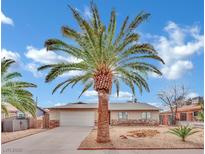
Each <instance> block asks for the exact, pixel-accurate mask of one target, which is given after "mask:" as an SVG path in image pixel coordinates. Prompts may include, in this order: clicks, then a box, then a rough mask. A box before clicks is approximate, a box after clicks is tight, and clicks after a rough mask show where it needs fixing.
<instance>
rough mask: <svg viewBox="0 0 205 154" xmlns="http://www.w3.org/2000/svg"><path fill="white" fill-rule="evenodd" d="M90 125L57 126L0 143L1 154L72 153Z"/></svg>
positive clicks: (88, 130)
mask: <svg viewBox="0 0 205 154" xmlns="http://www.w3.org/2000/svg"><path fill="white" fill-rule="evenodd" d="M91 129H92V127H58V128H55V129H52V130H48V131H46V132H42V133H39V134H35V135H32V136H28V137H25V138H22V139H19V140H16V141H12V142H9V143H6V144H3V145H2V153H3V154H70V153H71V154H74V153H76V152H75V151H76V149H77V148H78V146H79V144H80V143H81V141H82V140H83V139H84V138H85V137H86V136H87V135H88V133H89V132H90V130H91Z"/></svg>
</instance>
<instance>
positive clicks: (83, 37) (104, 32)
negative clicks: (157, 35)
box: [39, 2, 164, 142]
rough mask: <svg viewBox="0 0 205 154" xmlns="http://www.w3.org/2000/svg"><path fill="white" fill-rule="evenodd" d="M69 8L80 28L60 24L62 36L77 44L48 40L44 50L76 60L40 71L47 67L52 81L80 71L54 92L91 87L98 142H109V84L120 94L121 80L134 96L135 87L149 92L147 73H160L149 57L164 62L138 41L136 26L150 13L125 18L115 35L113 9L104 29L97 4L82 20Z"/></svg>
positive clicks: (154, 52)
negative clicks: (95, 97) (94, 96)
mask: <svg viewBox="0 0 205 154" xmlns="http://www.w3.org/2000/svg"><path fill="white" fill-rule="evenodd" d="M69 8H70V10H71V12H72V14H73V17H74V18H75V20H76V21H77V23H78V25H79V27H80V30H79V31H76V30H74V29H72V28H70V27H68V26H63V27H62V33H63V36H65V37H67V38H69V39H71V40H73V41H75V42H76V45H75V46H74V45H71V44H68V43H66V42H64V41H62V40H59V39H48V40H47V41H46V42H45V46H46V48H47V50H52V51H56V52H58V51H61V52H64V53H65V54H67V56H72V57H75V58H76V59H78V60H77V61H76V62H61V63H54V64H50V65H44V66H42V67H40V68H39V70H44V69H49V73H48V74H47V76H46V78H45V81H46V82H51V81H53V80H54V79H56V78H57V77H58V76H60V75H62V74H64V73H67V72H69V71H81V74H79V75H75V76H72V77H70V78H68V79H66V80H65V81H63V82H61V83H59V84H58V85H57V86H56V87H55V88H54V90H53V93H54V92H55V91H56V90H57V89H59V88H62V89H61V91H60V92H61V93H62V92H63V91H64V90H65V89H66V88H67V87H68V86H69V85H72V87H73V86H75V85H76V84H77V83H79V82H81V84H83V85H84V88H83V90H82V92H81V94H80V96H81V95H82V94H83V93H84V92H85V91H86V90H88V89H89V88H92V87H94V89H95V90H96V91H97V93H98V99H99V104H98V105H99V106H98V129H97V142H108V141H109V140H110V138H109V118H108V117H109V115H108V102H109V95H110V93H111V90H112V85H113V84H114V85H115V87H116V91H117V95H119V89H120V82H124V83H125V84H126V85H127V86H129V87H130V89H131V91H132V93H133V95H135V86H137V87H138V88H139V91H140V92H142V90H143V89H145V90H147V91H149V86H148V84H147V82H146V75H147V74H148V72H153V73H156V74H159V75H161V72H160V71H159V70H158V69H157V67H155V66H154V65H153V63H149V60H156V61H160V62H162V63H164V62H163V60H162V59H161V58H160V57H159V56H158V53H157V52H156V51H155V49H154V48H153V46H152V45H150V44H147V43H144V44H138V43H137V41H138V40H139V35H138V34H137V33H136V31H135V29H136V28H137V27H138V26H139V25H140V24H141V23H142V22H144V21H145V20H146V19H148V17H149V16H150V14H149V13H145V12H141V13H139V14H138V15H137V16H136V17H135V18H134V20H132V21H131V22H130V23H129V22H128V19H129V17H126V18H125V20H124V22H123V24H122V26H121V28H120V31H119V33H118V34H115V30H116V12H115V10H112V11H111V17H110V22H109V24H108V26H107V28H106V26H105V25H104V24H103V23H102V21H101V19H100V15H99V12H98V10H97V7H96V5H95V4H93V3H92V2H91V5H90V10H91V12H92V18H91V19H88V20H85V19H84V18H83V17H82V16H81V15H80V13H79V12H78V11H77V10H76V9H74V8H72V7H71V6H69ZM58 53H59V52H58Z"/></svg>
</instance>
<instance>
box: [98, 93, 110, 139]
mask: <svg viewBox="0 0 205 154" xmlns="http://www.w3.org/2000/svg"><path fill="white" fill-rule="evenodd" d="M98 99H99V103H98V129H97V142H98V143H106V142H109V141H110V134H109V112H108V100H109V94H108V93H107V92H106V91H105V90H99V91H98Z"/></svg>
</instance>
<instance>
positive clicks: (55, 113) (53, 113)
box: [49, 110, 60, 120]
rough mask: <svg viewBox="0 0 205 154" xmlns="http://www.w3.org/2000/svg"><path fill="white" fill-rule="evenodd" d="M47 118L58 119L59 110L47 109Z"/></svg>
mask: <svg viewBox="0 0 205 154" xmlns="http://www.w3.org/2000/svg"><path fill="white" fill-rule="evenodd" d="M49 120H60V111H59V110H51V111H49Z"/></svg>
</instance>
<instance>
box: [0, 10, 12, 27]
mask: <svg viewBox="0 0 205 154" xmlns="http://www.w3.org/2000/svg"><path fill="white" fill-rule="evenodd" d="M1 22H2V23H3V24H8V25H14V22H13V20H12V19H11V18H9V17H7V16H5V15H4V14H3V12H1Z"/></svg>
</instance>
